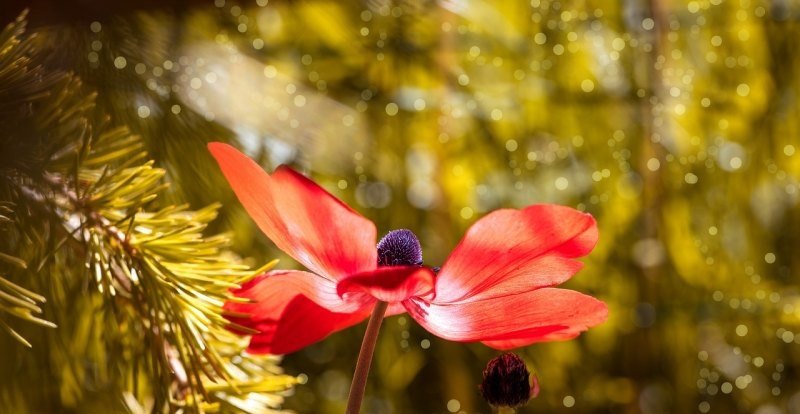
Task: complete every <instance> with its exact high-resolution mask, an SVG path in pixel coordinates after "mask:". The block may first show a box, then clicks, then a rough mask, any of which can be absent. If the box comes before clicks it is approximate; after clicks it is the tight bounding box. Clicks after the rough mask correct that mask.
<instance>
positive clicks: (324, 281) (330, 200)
mask: <svg viewBox="0 0 800 414" xmlns="http://www.w3.org/2000/svg"><path fill="white" fill-rule="evenodd" d="M209 150H210V151H211V153H212V155H213V156H214V158H216V160H217V162H218V163H219V166H220V168H221V169H222V172H223V174H224V175H225V177H226V178H227V180H228V182H229V183H230V185H231V187H232V188H233V191H234V193H236V196H237V197H238V198H239V201H240V202H241V203H242V205H243V206H244V208H245V210H247V212H248V213H249V215H250V217H251V218H252V219H253V220H254V221H255V222H256V224H257V225H258V227H259V228H260V229H261V231H263V232H264V233H265V234H266V236H267V237H268V238H269V239H270V240H272V242H273V243H275V245H276V246H277V247H278V248H279V249H281V250H282V251H283V252H285V253H286V254H288V255H289V256H291V257H292V258H294V259H295V260H297V261H298V262H300V263H301V264H302V265H303V266H305V267H306V268H307V269H308V271H302V270H277V271H270V272H268V273H266V274H263V275H260V276H258V277H256V278H254V279H252V280H251V281H249V282H247V283H245V284H244V285H243V286H242V287H241V288H240V289H238V290H236V291H235V292H234V293H235V295H236V296H238V297H242V298H247V299H249V301H247V303H239V302H230V303H228V304H227V305H226V309H227V310H228V311H229V313H231V314H234V315H241V317H233V318H232V319H233V320H234V321H235V322H236V323H238V324H240V325H243V326H245V327H247V328H250V329H255V330H257V331H258V333H257V334H255V335H253V336H252V338H251V340H250V345H249V348H248V351H250V352H253V353H262V354H263V353H271V354H285V353H290V352H294V351H297V350H299V349H301V348H303V347H305V346H307V345H310V344H312V343H314V342H317V341H319V340H321V339H323V338H325V337H326V336H328V335H329V334H331V333H333V332H336V331H339V330H342V329H345V328H347V327H349V326H352V325H355V324H357V323H359V322H361V321H363V320H364V319H366V318H367V317H369V316H370V314H372V315H373V317H372V318H371V319H370V323H369V324H368V327H367V334H366V335H365V338H364V344H362V353H361V354H360V357H359V365H360V364H361V362H362V357H363V358H366V359H367V361H366V370H368V369H369V361H370V360H371V356H372V349H374V340H375V338H374V337H376V336H377V330H378V328H379V327H380V320H382V319H383V317H384V315H396V314H400V313H404V312H408V314H409V315H410V316H411V317H412V318H413V319H414V320H416V321H417V322H418V323H419V324H420V325H422V326H423V327H424V328H425V329H427V330H428V331H429V332H431V333H432V334H434V335H436V336H439V337H441V338H444V339H447V340H451V341H458V342H482V343H484V344H486V345H488V346H490V347H492V348H495V349H501V350H506V349H511V348H516V347H520V346H525V345H529V344H532V343H535V342H541V341H553V340H565V339H570V338H573V337H575V336H577V335H578V334H579V333H580V332H582V331H585V330H586V329H588V328H589V327H591V326H595V325H597V324H599V323H601V322H603V321H604V320H605V319H606V317H607V314H608V309H607V307H606V305H605V304H604V303H603V302H601V301H599V300H597V299H595V298H593V297H591V296H587V295H584V294H582V293H579V292H576V291H573V290H567V289H558V288H554V287H553V286H555V285H558V284H561V283H562V282H564V281H566V280H567V279H569V278H570V277H572V275H574V274H575V273H576V272H577V271H578V270H579V269H580V268H581V267H582V263H581V262H579V261H577V260H575V259H576V258H578V257H581V256H585V255H586V254H588V253H589V252H590V251H591V250H592V248H593V247H594V245H595V243H596V242H597V237H598V234H597V224H596V222H595V220H594V218H593V217H592V216H591V215H589V214H586V213H582V212H580V211H577V210H574V209H572V208H568V207H563V206H557V205H550V204H539V205H532V206H529V207H526V208H523V209H519V210H515V209H502V210H496V211H493V212H491V213H489V214H487V215H486V216H484V217H483V218H481V219H480V220H478V221H477V222H475V224H473V225H472V227H470V228H469V230H467V233H466V234H465V235H464V237H463V238H462V239H461V241H460V242H459V244H458V245H457V246H456V247H455V249H454V250H453V252H452V253H451V254H450V255H449V257H448V258H447V259H446V260H445V261H444V264H443V265H442V266H441V269H433V268H430V267H427V266H424V265H423V262H422V249H421V248H420V244H419V241H418V240H417V238H416V236H414V233H412V232H411V231H409V230H393V231H390V232H389V233H388V234H386V236H385V237H383V238H382V239H381V240H380V242H378V243H377V248H376V243H375V241H376V239H377V231H376V228H375V225H374V224H373V223H372V222H371V221H369V220H368V219H366V218H364V217H363V216H361V215H360V214H358V213H357V212H356V211H354V210H353V209H351V208H350V207H348V206H347V205H346V204H344V203H343V202H341V201H340V200H338V199H337V198H335V197H334V196H332V195H331V194H330V193H328V192H326V191H325V190H324V189H322V188H321V187H320V186H318V185H317V184H315V183H314V182H312V181H311V180H309V179H307V178H306V177H304V176H303V175H301V174H299V173H297V172H295V171H293V170H292V169H290V168H288V167H286V166H281V167H278V168H277V170H276V171H275V172H274V173H272V174H267V173H266V172H265V171H264V170H263V169H262V168H261V167H260V166H259V165H258V164H256V163H255V162H253V161H252V160H250V159H249V158H248V157H247V156H245V155H244V154H242V153H241V152H239V151H238V150H236V149H235V148H233V147H231V146H229V145H226V144H222V143H211V144H209ZM373 322H375V323H373ZM368 339H369V340H370V341H372V344H371V347H372V348H370V349H365V346H366V345H369V344H367V342H368ZM368 348H369V347H368ZM365 353H366V354H368V355H366V356H365ZM358 375H359V366H358V365H357V367H356V376H358ZM363 375H364V378H363V379H361V380H362V381H364V382H365V380H366V372H364V373H363ZM356 381H357V380H356V379H355V378H354V381H353V384H354V386H355V385H356ZM362 385H363V384H362ZM352 392H353V391H352V390H351V399H352ZM362 392H363V390H362ZM359 404H360V396H359ZM348 412H358V409H357V408H356V409H355V410H351V409H350V406H349V405H348Z"/></svg>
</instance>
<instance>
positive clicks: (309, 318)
mask: <svg viewBox="0 0 800 414" xmlns="http://www.w3.org/2000/svg"><path fill="white" fill-rule="evenodd" d="M371 312H372V308H371V307H367V308H364V309H362V310H360V311H357V312H353V313H335V312H331V311H329V310H327V309H325V308H322V307H320V306H319V305H317V304H316V303H314V302H312V301H311V300H309V299H307V298H305V297H303V296H297V297H295V298H294V299H293V300H292V301H291V303H289V305H288V306H287V310H286V312H285V313H284V314H283V315H282V316H281V317H280V319H279V320H278V321H274V320H265V321H261V322H258V323H255V324H253V325H252V326H250V327H252V328H255V329H258V330H259V331H260V333H258V334H255V335H253V336H252V337H251V338H250V345H249V346H248V347H247V351H248V352H250V353H253V354H274V355H281V354H289V353H292V352H295V351H299V350H301V349H303V348H305V347H306V346H308V345H311V344H313V343H315V342H318V341H320V340H322V339H324V338H325V337H327V336H328V335H330V334H332V333H334V332H338V331H340V330H342V329H345V328H349V327H351V326H353V325H356V324H358V323H360V322H361V321H363V320H364V319H366V318H368V317H369V315H370V313H371Z"/></svg>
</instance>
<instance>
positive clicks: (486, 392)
mask: <svg viewBox="0 0 800 414" xmlns="http://www.w3.org/2000/svg"><path fill="white" fill-rule="evenodd" d="M480 391H481V395H482V396H483V398H484V399H485V400H486V402H488V403H489V404H490V405H492V406H494V407H512V408H514V407H519V406H522V405H525V403H527V402H528V400H529V399H531V397H536V395H537V394H539V384H538V382H537V380H536V376H535V375H534V376H533V384H531V375H530V372H529V371H528V367H526V366H525V362H524V361H523V360H522V358H520V357H519V356H517V355H516V354H511V353H507V354H503V355H500V356H498V357H496V358H493V359H492V360H491V361H489V363H488V364H486V369H484V370H483V382H482V383H481V385H480Z"/></svg>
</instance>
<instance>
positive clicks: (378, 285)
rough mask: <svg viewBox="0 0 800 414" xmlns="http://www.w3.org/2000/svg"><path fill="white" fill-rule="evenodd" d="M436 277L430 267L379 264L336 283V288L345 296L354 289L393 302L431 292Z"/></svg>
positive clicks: (354, 291)
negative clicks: (370, 269) (382, 265)
mask: <svg viewBox="0 0 800 414" xmlns="http://www.w3.org/2000/svg"><path fill="white" fill-rule="evenodd" d="M433 279H434V274H433V272H432V271H431V270H430V269H428V268H427V267H419V266H393V267H379V268H377V269H375V270H372V271H369V272H364V273H359V274H357V275H353V276H349V277H347V278H345V279H342V280H341V281H339V284H338V285H336V291H337V292H338V293H339V295H340V296H342V297H344V298H347V297H348V295H350V294H353V293H361V294H363V293H367V294H369V295H370V296H372V297H374V298H375V299H378V300H382V301H384V302H389V303H393V302H401V301H404V300H406V299H408V298H410V297H414V296H417V297H427V296H430V294H431V293H432V292H433V283H434V282H433Z"/></svg>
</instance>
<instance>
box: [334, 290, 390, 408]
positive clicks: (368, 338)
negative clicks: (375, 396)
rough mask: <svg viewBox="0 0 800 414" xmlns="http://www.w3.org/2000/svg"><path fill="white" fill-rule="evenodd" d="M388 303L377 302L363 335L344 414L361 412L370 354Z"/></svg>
mask: <svg viewBox="0 0 800 414" xmlns="http://www.w3.org/2000/svg"><path fill="white" fill-rule="evenodd" d="M388 306H389V304H388V303H386V302H382V301H378V303H376V304H375V309H374V310H373V311H372V316H370V317H369V323H367V331H366V332H365V333H364V340H363V341H362V342H361V351H359V353H358V362H356V371H355V372H354V373H353V383H352V384H351V385H350V396H348V397H347V410H345V414H358V413H359V411H360V410H361V400H363V399H364V391H365V390H366V388H367V376H368V375H369V366H370V365H371V364H372V354H373V353H374V352H375V344H376V343H377V342H378V332H379V331H380V329H381V323H382V322H383V315H384V314H386V308H387V307H388Z"/></svg>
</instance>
